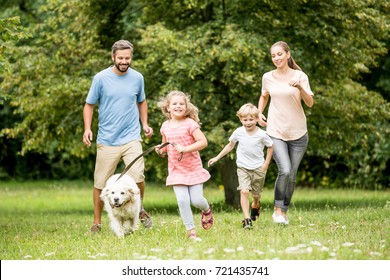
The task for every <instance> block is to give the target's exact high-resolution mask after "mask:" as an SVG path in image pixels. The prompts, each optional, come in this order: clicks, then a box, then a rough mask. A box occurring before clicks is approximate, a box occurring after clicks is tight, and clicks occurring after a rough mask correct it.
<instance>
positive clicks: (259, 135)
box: [229, 126, 273, 170]
mask: <svg viewBox="0 0 390 280" xmlns="http://www.w3.org/2000/svg"><path fill="white" fill-rule="evenodd" d="M229 141H230V142H233V143H237V142H238V146H237V161H236V163H237V166H239V167H244V168H246V169H249V170H254V169H257V168H259V167H260V166H262V165H263V164H264V146H266V147H268V148H269V147H271V146H272V145H273V142H272V140H271V138H270V137H269V136H268V135H267V133H266V132H265V131H264V130H262V129H260V128H259V127H257V131H256V133H255V134H253V135H248V133H247V132H246V130H245V127H243V126H241V127H239V128H237V129H236V130H235V131H234V132H233V134H232V135H231V136H230V138H229Z"/></svg>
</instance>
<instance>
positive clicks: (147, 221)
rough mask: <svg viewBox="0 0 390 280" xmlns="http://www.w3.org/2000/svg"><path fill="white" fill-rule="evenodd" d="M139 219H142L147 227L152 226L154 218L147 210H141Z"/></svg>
mask: <svg viewBox="0 0 390 280" xmlns="http://www.w3.org/2000/svg"><path fill="white" fill-rule="evenodd" d="M139 219H140V220H141V223H142V224H143V225H144V227H145V228H151V227H152V225H153V222H152V219H151V218H150V215H149V213H148V212H146V211H145V210H141V212H140V213H139Z"/></svg>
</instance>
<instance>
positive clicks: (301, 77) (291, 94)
mask: <svg viewBox="0 0 390 280" xmlns="http://www.w3.org/2000/svg"><path fill="white" fill-rule="evenodd" d="M274 71H275V70H273V71H270V72H267V73H265V74H264V75H263V79H262V89H261V91H262V95H267V94H268V93H269V95H270V96H271V102H270V105H269V108H268V117H267V133H268V135H270V136H272V137H275V138H278V139H282V140H285V141H290V140H296V139H299V138H301V137H302V136H303V135H305V133H306V132H307V126H306V116H305V112H304V110H303V107H302V98H301V94H300V92H299V89H297V88H296V87H293V86H290V85H289V84H288V83H287V82H285V83H283V82H280V81H278V80H276V79H275V77H274V76H273V72H274ZM293 79H294V80H298V81H300V83H301V85H302V87H303V88H304V89H305V91H306V92H307V93H308V94H310V95H313V92H312V91H311V89H310V85H309V78H308V77H307V75H306V74H305V73H304V72H302V71H299V70H295V75H294V77H293Z"/></svg>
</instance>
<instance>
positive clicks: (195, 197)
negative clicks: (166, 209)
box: [173, 184, 209, 230]
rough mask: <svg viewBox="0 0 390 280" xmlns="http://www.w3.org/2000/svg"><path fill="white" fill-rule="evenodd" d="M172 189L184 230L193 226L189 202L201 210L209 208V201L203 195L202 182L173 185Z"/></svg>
mask: <svg viewBox="0 0 390 280" xmlns="http://www.w3.org/2000/svg"><path fill="white" fill-rule="evenodd" d="M173 190H174V192H175V195H176V200H177V205H178V206H179V212H180V216H181V218H182V220H183V223H184V226H185V227H186V230H190V229H193V228H195V224H194V217H193V216H192V210H191V204H192V205H193V206H194V207H196V208H199V209H201V210H202V211H206V210H208V209H209V203H208V202H207V200H206V198H204V196H203V184H199V185H193V186H173Z"/></svg>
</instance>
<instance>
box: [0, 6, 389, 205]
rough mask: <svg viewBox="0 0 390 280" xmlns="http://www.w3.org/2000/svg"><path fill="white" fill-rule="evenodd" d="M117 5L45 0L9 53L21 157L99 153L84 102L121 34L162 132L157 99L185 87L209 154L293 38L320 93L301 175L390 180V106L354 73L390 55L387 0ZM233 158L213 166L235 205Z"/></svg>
mask: <svg viewBox="0 0 390 280" xmlns="http://www.w3.org/2000/svg"><path fill="white" fill-rule="evenodd" d="M21 2H23V3H24V1H21ZM94 2H95V3H97V4H96V5H95V6H94V5H93V3H94ZM111 2H112V3H111V4H112V5H111V4H110V5H107V3H108V1H105V0H99V1H87V2H81V1H77V0H70V1H59V0H48V1H47V3H46V4H45V5H43V6H39V9H36V10H34V13H33V14H34V16H33V18H34V23H33V24H31V25H28V28H29V32H30V33H31V34H34V36H33V38H32V39H29V40H23V41H21V43H20V44H15V45H14V46H13V47H12V49H9V50H7V54H6V57H10V58H11V60H9V61H12V74H5V75H4V81H3V82H2V88H3V90H4V91H3V90H2V93H1V94H7V95H9V96H11V103H10V104H11V105H12V108H14V110H13V111H14V113H16V114H17V115H18V116H20V118H21V121H20V122H18V123H16V124H15V125H14V126H13V127H9V128H6V129H3V130H2V133H4V134H5V135H7V136H9V137H15V138H16V137H23V147H22V150H21V152H22V154H25V153H27V152H29V151H36V152H40V153H43V154H45V155H50V157H51V158H57V157H59V159H62V160H65V159H68V160H69V158H71V157H79V158H85V157H87V156H90V155H91V152H92V154H93V152H94V149H93V148H92V149H90V150H88V149H86V148H85V147H84V146H83V145H82V142H81V141H80V139H81V135H82V130H83V124H82V113H81V112H82V106H83V104H84V100H85V96H86V93H87V91H88V88H89V86H90V82H91V79H92V76H93V75H94V74H95V73H97V72H98V71H99V70H100V69H102V68H104V67H106V66H107V65H109V64H110V63H111V62H110V55H109V50H108V47H109V46H110V45H111V44H112V42H110V41H114V40H116V39H118V38H117V37H122V38H127V39H129V40H130V41H133V42H134V44H135V59H134V62H133V64H132V67H134V68H136V69H137V70H139V71H140V72H141V73H143V74H144V76H145V81H146V90H147V95H148V99H149V100H150V102H149V107H150V122H151V124H152V126H153V127H154V128H155V131H158V128H159V126H160V125H161V123H162V121H163V116H162V114H161V113H160V112H159V111H158V109H157V107H156V102H157V101H158V99H159V98H160V97H161V96H163V95H165V94H166V92H167V91H169V90H172V89H179V90H183V91H185V92H188V93H189V94H191V96H192V99H193V102H194V103H195V104H196V105H197V106H198V107H199V109H200V117H201V121H202V122H203V125H202V130H203V131H204V132H205V134H206V135H207V137H208V140H209V146H208V148H207V149H205V150H204V151H202V157H203V159H204V160H207V159H209V158H210V157H212V156H214V155H215V154H216V153H217V152H218V151H220V149H222V147H223V146H224V145H225V144H226V141H227V139H228V136H229V135H230V134H231V132H232V131H233V129H234V128H235V127H237V126H238V125H239V121H238V119H237V118H236V116H235V112H236V111H237V109H238V108H239V107H240V106H241V105H242V104H243V103H246V102H252V103H254V104H257V102H258V98H259V94H260V90H261V76H262V74H263V73H264V72H266V71H268V70H270V69H272V68H273V65H272V63H271V58H270V56H269V47H270V46H271V45H272V44H273V43H274V42H275V41H278V40H284V41H287V42H288V43H289V45H290V47H291V49H292V52H293V56H294V59H295V60H296V61H297V63H298V64H299V65H300V66H301V67H302V68H303V70H304V71H305V72H306V73H307V74H308V75H309V78H310V82H311V86H312V89H313V91H314V92H315V94H316V97H315V102H316V103H315V106H314V107H313V109H308V110H307V112H306V113H307V116H308V123H309V134H310V145H309V150H308V153H307V157H306V158H305V160H304V162H303V163H302V168H301V172H300V173H299V174H301V178H300V180H301V182H302V183H306V184H315V185H321V186H331V185H332V184H331V181H332V180H341V179H340V178H342V179H343V181H341V182H343V184H344V183H345V185H346V186H351V185H353V186H357V185H359V187H368V188H380V187H388V186H389V181H388V178H387V177H386V174H385V173H384V171H385V170H386V165H387V164H388V162H389V158H390V155H389V140H388V137H387V136H388V135H389V103H388V102H386V101H385V100H384V99H383V98H382V97H381V96H380V95H379V94H378V93H375V92H373V91H367V89H365V88H364V87H362V86H361V85H360V84H359V83H358V82H357V81H359V79H360V78H361V73H367V72H368V71H369V69H370V68H374V67H378V65H377V63H378V58H379V57H380V56H383V55H384V54H385V53H386V50H387V48H386V42H388V40H389V33H388V32H389V28H388V26H389V16H388V15H389V9H390V4H389V3H388V1H377V0H370V1H364V0H348V1H340V0H329V1H320V0H312V1H307V0H291V1H284V0H283V1H282V0H275V1H268V0H262V1H249V0H241V1H233V0H222V1H221V0H220V1H216V0H180V1H179V0H175V1H174V0H172V1H164V0H154V1H151V0H134V1H129V2H125V3H127V5H125V4H124V2H121V5H119V6H120V8H119V6H116V5H115V3H118V1H111ZM27 3H32V2H28V1H27ZM29 7H33V6H29ZM34 8H35V6H34ZM117 8H118V9H117ZM121 9H123V12H122V13H120V10H121ZM31 22H32V21H31ZM121 30H122V33H121ZM159 141H160V139H159V137H154V138H153V139H151V140H146V141H145V144H146V145H152V144H157V143H158V142H159ZM234 158H235V156H234V153H232V154H230V155H228V156H227V157H226V158H225V159H224V160H223V161H221V162H220V163H218V164H217V166H216V167H215V168H216V169H214V168H212V169H210V170H211V172H212V173H213V175H214V176H213V177H214V178H216V179H217V180H222V182H223V185H224V186H225V193H226V201H227V203H228V204H231V205H237V204H238V195H237V194H238V193H237V191H236V177H235V162H234ZM146 164H147V169H148V170H149V173H154V172H155V173H156V176H157V178H160V179H162V178H163V177H164V176H165V174H166V162H165V161H162V160H161V159H159V158H158V157H153V156H152V155H151V156H149V158H148V160H147V161H146ZM344 173H346V175H344ZM299 174H298V175H299ZM333 174H335V175H333ZM269 175H270V176H269V178H268V180H273V179H274V176H275V174H273V173H272V172H271V174H269Z"/></svg>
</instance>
